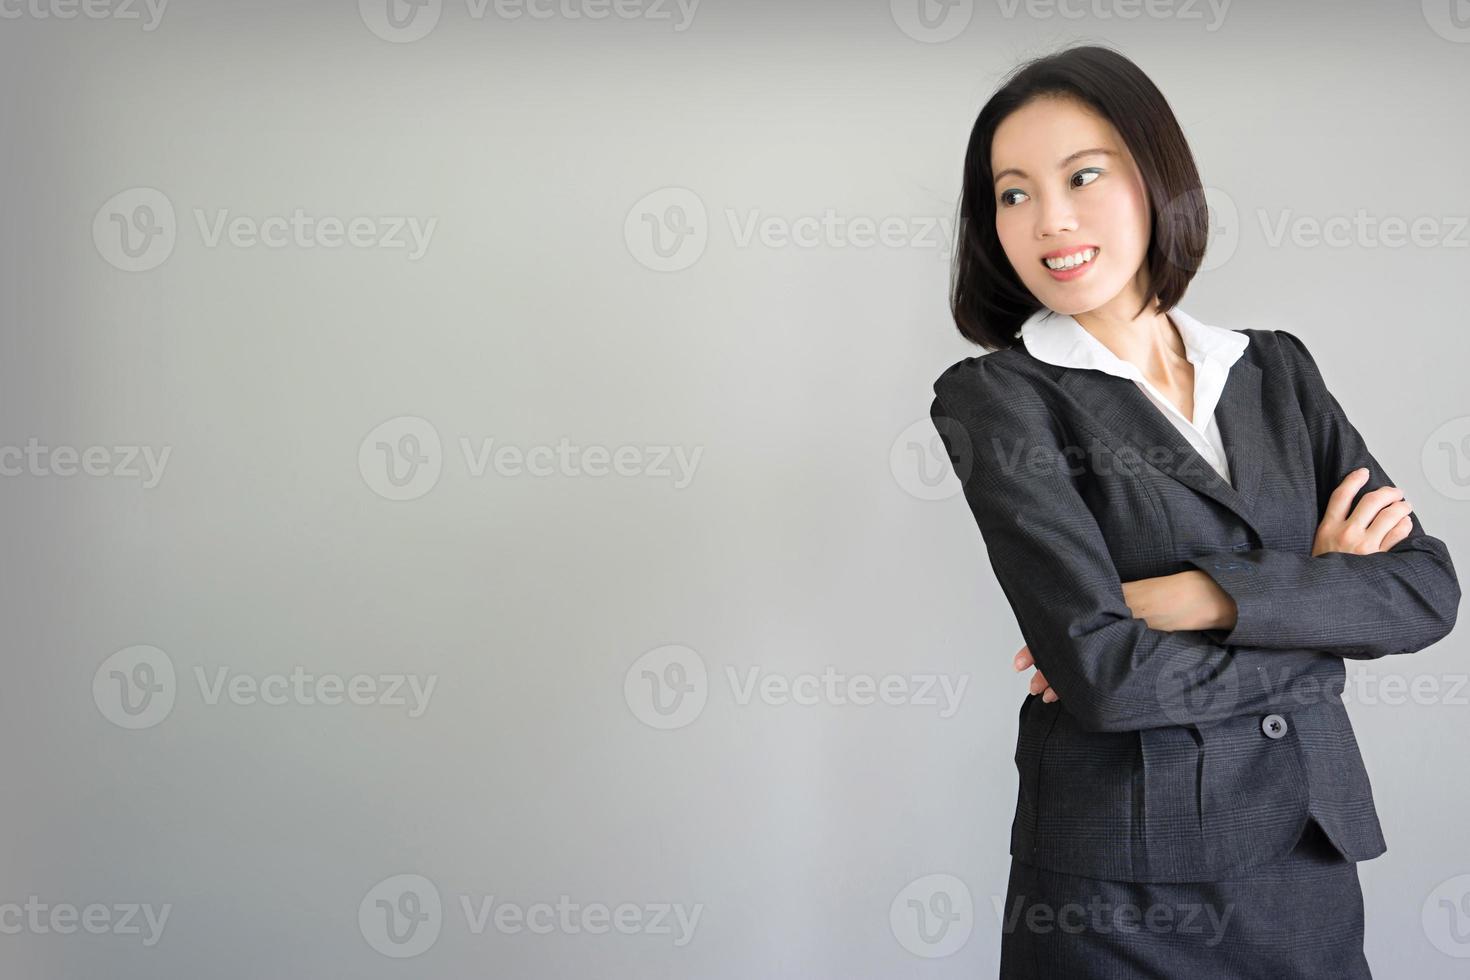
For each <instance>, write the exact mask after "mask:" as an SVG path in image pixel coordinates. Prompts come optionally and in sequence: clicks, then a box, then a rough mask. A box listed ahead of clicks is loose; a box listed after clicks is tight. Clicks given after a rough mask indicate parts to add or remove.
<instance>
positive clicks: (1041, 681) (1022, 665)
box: [1013, 646, 1061, 702]
mask: <svg viewBox="0 0 1470 980" xmlns="http://www.w3.org/2000/svg"><path fill="white" fill-rule="evenodd" d="M1013 664H1014V665H1015V668H1016V669H1017V670H1025V669H1026V668H1027V667H1031V666H1034V665H1035V664H1036V661H1035V660H1033V659H1032V658H1031V647H1029V646H1024V647H1022V648H1021V652H1020V653H1018V654H1016V659H1015V660H1014V661H1013ZM1031 693H1032V694H1040V695H1041V700H1043V701H1047V702H1051V701H1055V700H1056V699H1057V698H1059V697H1061V695H1060V694H1058V693H1057V692H1056V691H1054V690H1052V686H1051V685H1050V684H1048V683H1047V682H1046V678H1045V677H1042V676H1041V671H1039V670H1038V671H1037V672H1036V673H1034V674H1032V675H1031Z"/></svg>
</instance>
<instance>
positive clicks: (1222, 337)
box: [1020, 306, 1250, 486]
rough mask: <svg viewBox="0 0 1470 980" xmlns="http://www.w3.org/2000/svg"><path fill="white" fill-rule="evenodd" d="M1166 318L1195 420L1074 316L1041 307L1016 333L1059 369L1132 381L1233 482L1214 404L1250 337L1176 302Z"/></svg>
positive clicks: (1205, 458)
mask: <svg viewBox="0 0 1470 980" xmlns="http://www.w3.org/2000/svg"><path fill="white" fill-rule="evenodd" d="M1169 319H1170V320H1172V321H1173V322H1174V325H1175V326H1176V327H1178V328H1179V336H1180V338H1181V339H1182V340H1183V341H1184V350H1185V356H1186V357H1188V358H1189V362H1190V363H1191V364H1193V365H1194V421H1190V420H1189V419H1187V418H1185V417H1184V415H1183V413H1181V412H1180V411H1179V409H1178V408H1177V407H1176V406H1175V405H1174V403H1173V402H1171V401H1170V400H1169V399H1167V398H1165V397H1164V396H1163V395H1162V394H1160V393H1159V390H1158V389H1157V388H1155V387H1154V386H1153V385H1151V384H1149V382H1148V379H1147V378H1145V377H1144V376H1143V372H1142V371H1140V370H1139V369H1138V368H1137V367H1136V366H1135V365H1133V364H1132V363H1130V362H1128V361H1125V360H1123V359H1122V358H1121V357H1119V356H1118V355H1117V354H1114V353H1113V352H1112V351H1110V350H1108V348H1107V347H1106V346H1105V345H1104V344H1103V342H1102V341H1100V340H1098V339H1097V338H1096V337H1094V336H1093V335H1092V334H1090V333H1088V331H1087V329H1086V328H1085V327H1083V326H1082V324H1080V323H1078V322H1077V320H1076V318H1075V317H1071V316H1067V315H1066V314H1063V313H1057V312H1055V311H1053V310H1050V309H1047V308H1046V307H1044V306H1043V307H1042V308H1041V309H1040V310H1037V311H1036V312H1035V313H1033V314H1032V315H1031V317H1030V318H1029V319H1027V321H1026V322H1025V323H1023V324H1022V325H1021V329H1020V336H1021V338H1022V339H1023V340H1025V341H1026V349H1027V350H1028V351H1030V352H1031V353H1032V354H1033V355H1035V357H1036V358H1037V359H1038V360H1042V361H1046V362H1047V363H1048V364H1055V365H1057V366H1058V367H1068V368H1091V369H1093V370H1097V371H1103V372H1106V373H1107V374H1111V375H1115V376H1117V377H1119V378H1128V379H1129V380H1131V381H1133V382H1134V383H1136V384H1137V385H1138V387H1139V389H1140V390H1141V391H1142V392H1143V393H1144V394H1145V395H1147V396H1148V399H1149V401H1151V402H1153V403H1154V404H1155V405H1157V406H1158V408H1159V411H1161V412H1163V413H1164V417H1165V418H1167V419H1168V420H1169V421H1170V422H1172V423H1174V427H1175V428H1176V429H1178V430H1179V432H1180V434H1182V435H1183V436H1184V438H1186V439H1188V440H1189V444H1190V445H1191V446H1193V447H1194V449H1195V451H1196V452H1198V453H1199V454H1200V456H1201V457H1203V458H1204V460H1205V461H1206V462H1208V463H1209V464H1210V465H1211V466H1213V467H1214V468H1215V472H1217V473H1219V474H1220V476H1221V477H1222V478H1224V480H1225V482H1227V483H1231V485H1232V486H1233V485H1234V484H1233V482H1232V481H1231V479H1230V467H1229V464H1228V463H1227V461H1226V459H1225V444H1224V442H1223V441H1222V440H1221V438H1220V426H1219V425H1218V424H1217V423H1216V421H1215V406H1216V405H1217V404H1218V403H1219V401H1220V393H1221V392H1222V391H1223V390H1224V389H1225V379H1226V378H1227V377H1229V376H1230V366H1231V365H1232V364H1234V363H1235V362H1236V360H1238V359H1239V358H1240V355H1241V354H1242V353H1243V352H1244V351H1245V349H1246V347H1247V346H1249V345H1250V338H1249V337H1247V336H1246V335H1245V334H1243V333H1240V332H1238V331H1235V330H1226V329H1224V328H1223V327H1212V326H1210V325H1208V324H1205V323H1201V322H1200V321H1198V320H1196V319H1195V318H1194V317H1192V316H1190V315H1189V314H1188V313H1185V312H1184V311H1183V310H1181V309H1179V307H1177V306H1176V307H1174V309H1172V310H1170V311H1169Z"/></svg>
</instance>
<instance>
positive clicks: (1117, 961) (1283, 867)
mask: <svg viewBox="0 0 1470 980" xmlns="http://www.w3.org/2000/svg"><path fill="white" fill-rule="evenodd" d="M1001 928H1002V933H1001V947H1000V948H1001V952H1000V977H1001V980H1141V978H1145V977H1149V978H1155V977H1157V978H1163V977H1188V978H1190V980H1214V978H1220V980H1372V977H1373V973H1372V971H1371V970H1370V969H1369V967H1368V960H1367V957H1365V956H1364V955H1363V890H1362V885H1361V884H1360V882H1359V881H1358V866H1357V865H1356V864H1354V863H1353V862H1351V861H1348V860H1346V859H1345V858H1343V857H1342V855H1340V854H1338V853H1337V851H1336V850H1335V849H1334V848H1333V846H1332V843H1331V842H1330V841H1329V840H1327V838H1326V836H1324V835H1323V833H1322V830H1321V828H1319V827H1318V826H1317V824H1316V823H1312V822H1309V823H1308V824H1307V829H1306V833H1305V834H1303V835H1302V839H1301V841H1300V842H1299V843H1298V844H1297V846H1296V847H1294V848H1292V850H1291V852H1290V853H1288V854H1287V855H1286V857H1284V858H1282V859H1281V860H1280V861H1273V862H1271V863H1269V864H1264V865H1260V866H1258V867H1254V868H1249V869H1247V870H1245V871H1241V872H1239V873H1238V874H1232V875H1230V876H1228V877H1226V878H1223V879H1221V880H1219V881H1209V882H1198V883H1192V884H1148V883H1141V882H1132V881H1104V880H1100V879H1095V878H1085V877H1080V876H1077V875H1070V874H1066V873H1065V872H1060V871H1047V870H1045V869H1043V868H1035V867H1032V866H1031V865H1029V864H1025V863H1023V862H1020V861H1014V860H1013V861H1012V862H1011V875H1010V880H1009V882H1008V884H1007V895H1006V903H1005V905H1004V907H1003V909H1002V926H1001Z"/></svg>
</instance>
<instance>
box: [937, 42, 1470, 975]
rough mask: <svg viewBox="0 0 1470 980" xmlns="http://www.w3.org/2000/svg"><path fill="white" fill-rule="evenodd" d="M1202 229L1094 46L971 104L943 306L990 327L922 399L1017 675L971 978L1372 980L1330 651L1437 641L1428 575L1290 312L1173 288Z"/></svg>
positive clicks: (974, 332) (1149, 112) (1373, 840)
mask: <svg viewBox="0 0 1470 980" xmlns="http://www.w3.org/2000/svg"><path fill="white" fill-rule="evenodd" d="M1207 228H1208V214H1207V212H1206V209H1205V204H1204V196H1203V191H1202V188H1201V186H1200V180H1199V175H1198V172H1197V170H1196V168H1195V165H1194V161H1193V158H1192V156H1191V154H1190V151H1189V147H1188V145H1187V143H1186V141H1185V139H1184V136H1183V133H1182V132H1181V131H1180V128H1179V124H1178V123H1177V121H1176V120H1175V118H1174V115H1173V113H1172V111H1171V110H1170V108H1169V106H1168V103H1167V102H1166V101H1165V100H1164V97H1163V96H1162V95H1161V94H1160V93H1159V91H1158V89H1157V88H1156V87H1155V86H1154V85H1153V83H1152V82H1151V81H1150V80H1149V79H1148V78H1147V77H1146V76H1145V75H1144V74H1143V73H1142V72H1141V71H1140V70H1139V69H1138V67H1137V66H1136V65H1134V64H1133V63H1132V62H1131V61H1129V60H1128V59H1126V58H1124V57H1123V56H1122V55H1120V54H1118V53H1116V52H1113V51H1110V50H1108V49H1106V48H1100V47H1095V46H1085V47H1077V48H1072V49H1070V50H1065V51H1062V52H1060V53H1058V54H1055V55H1052V56H1049V57H1046V58H1042V59H1039V60H1037V61H1034V62H1031V63H1029V64H1027V65H1024V66H1022V67H1021V68H1020V69H1018V71H1017V72H1015V73H1013V74H1012V76H1011V77H1010V78H1009V79H1008V80H1007V82H1006V83H1005V84H1004V86H1003V87H1002V88H1001V89H1000V90H999V91H998V92H997V93H996V94H995V95H994V96H993V97H992V98H991V99H990V101H989V102H987V103H986V105H985V107H984V108H983V109H982V110H981V112H980V116H979V118H978V119H977V121H976V123H975V127H974V131H973V133H972V134H971V137H970V144H969V149H968V152H967V154H966V158H965V165H964V186H963V197H962V200H961V203H960V222H959V238H960V240H959V243H958V245H959V247H958V248H957V251H956V264H955V280H954V289H953V303H952V306H953V312H954V317H955V321H956V323H957V324H958V326H959V329H960V332H961V333H962V334H963V335H964V336H965V337H967V338H969V339H970V340H972V341H974V342H976V343H977V344H980V345H981V346H983V347H985V348H987V350H989V351H990V353H987V354H985V355H983V356H979V357H969V358H966V359H964V360H962V361H960V362H958V363H957V364H955V365H953V366H951V367H950V368H948V369H947V370H946V371H945V372H944V373H943V374H942V375H940V377H939V378H938V379H937V380H936V381H935V383H934V392H935V395H936V396H937V397H936V398H935V400H934V402H933V405H932V407H931V415H932V416H933V419H934V424H935V427H936V428H937V429H938V431H939V433H940V435H941V437H942V439H943V441H944V445H945V448H946V450H947V451H948V453H949V456H950V459H951V461H952V463H953V465H954V467H955V470H956V473H957V475H959V477H960V478H961V480H962V481H963V482H964V487H965V498H966V501H967V502H968V504H969V506H970V509H971V511H972V512H973V514H974V516H975V520H976V522H977V523H978V525H979V528H980V532H981V535H982V537H983V540H984V543H985V546H986V550H987V553H988V555H989V558H990V562H991V566H992V567H993V569H994V570H995V574H996V577H997V578H998V580H999V582H1000V585H1001V587H1002V589H1003V591H1004V593H1005V595H1006V598H1007V600H1008V601H1009V603H1010V605H1011V608H1012V610H1013V611H1014V613H1015V615H1016V619H1017V621H1018V624H1019V626H1020V629H1021V633H1022V635H1023V637H1024V638H1025V641H1026V645H1025V646H1024V647H1023V648H1022V649H1021V652H1020V653H1019V654H1018V655H1017V657H1016V660H1015V666H1016V667H1017V669H1025V668H1027V667H1031V666H1034V667H1036V673H1035V674H1034V675H1033V677H1032V681H1031V694H1030V695H1028V696H1027V697H1026V699H1025V701H1024V703H1023V704H1022V705H1021V708H1020V714H1019V719H1020V720H1019V736H1018V740H1017V747H1016V755H1015V759H1016V765H1017V769H1018V772H1019V774H1020V787H1019V792H1018V795H1017V805H1016V815H1015V821H1014V823H1013V824H1012V829H1011V842H1010V853H1011V855H1012V864H1011V874H1010V881H1009V887H1008V894H1007V900H1006V904H1005V907H1004V909H1003V913H1004V914H1003V923H1004V926H1003V935H1002V953H1001V976H1002V977H1003V978H1046V980H1059V978H1065V980H1086V978H1099V980H1101V978H1108V980H1116V978H1124V977H1129V978H1132V977H1189V978H1191V980H1205V978H1210V977H1221V978H1225V977H1229V978H1242V977H1262V978H1266V977H1269V978H1271V980H1289V978H1309V977H1310V978H1322V980H1358V978H1367V977H1370V976H1371V974H1370V972H1369V968H1368V964H1367V961H1366V959H1365V958H1364V955H1363V900H1362V893H1361V891H1360V889H1359V883H1358V876H1357V867H1356V864H1355V862H1357V861H1362V860H1367V859H1369V858H1373V857H1376V856H1378V855H1379V854H1382V853H1383V852H1384V851H1385V850H1386V844H1385V842H1384V839H1383V836H1382V832H1381V828H1380V826H1379V823H1378V818H1377V814H1376V812H1375V809H1374V805H1373V797H1372V791H1371V787H1370V785H1369V781H1368V776H1367V773H1366V771H1365V770H1364V767H1363V762H1362V758H1361V755H1360V754H1359V751H1358V746H1357V742H1356V741H1355V738H1354V735H1353V729H1352V725H1351V724H1350V722H1349V720H1348V716H1347V712H1346V710H1345V709H1344V706H1343V704H1342V701H1341V693H1342V689H1343V683H1344V678H1345V668H1344V664H1343V660H1344V659H1346V658H1356V659H1365V658H1374V657H1381V656H1386V655H1390V654H1396V653H1408V652H1412V651H1416V650H1421V649H1423V648H1424V647H1427V646H1429V645H1430V644H1432V643H1434V642H1435V641H1436V640H1439V639H1440V638H1441V637H1443V636H1444V635H1445V634H1447V633H1448V632H1449V631H1450V629H1451V628H1452V627H1453V626H1454V622H1455V616H1456V611H1457V608H1458V604H1459V599H1460V587H1459V582H1458V580H1457V578H1456V575H1455V570H1454V566H1453V564H1452V563H1451V560H1450V556H1449V553H1448V551H1447V549H1446V548H1445V545H1444V543H1443V542H1442V541H1440V540H1439V539H1437V538H1434V537H1431V536H1430V535H1428V534H1426V533H1425V532H1424V530H1423V528H1422V526H1421V525H1420V524H1419V523H1418V522H1417V521H1416V520H1415V518H1414V516H1413V515H1411V513H1410V511H1411V507H1410V504H1409V502H1408V501H1406V500H1404V499H1403V494H1402V493H1400V492H1399V490H1398V489H1397V488H1395V487H1394V486H1393V484H1392V481H1391V480H1390V479H1389V477H1388V474H1387V473H1385V472H1384V470H1383V467H1382V466H1380V465H1379V463H1378V461H1377V460H1376V459H1375V458H1374V457H1373V456H1372V454H1370V453H1369V451H1368V448H1367V447H1366V446H1365V445H1364V443H1363V440H1362V438H1361V437H1360V436H1359V434H1358V432H1357V430H1356V429H1355V428H1354V427H1353V426H1352V424H1351V423H1350V422H1349V421H1348V419H1347V417H1346V415H1345V414H1344V413H1343V411H1342V408H1341V406H1340V405H1339V404H1338V401H1337V399H1336V398H1335V397H1333V395H1332V394H1331V393H1330V392H1329V391H1328V389H1327V387H1326V386H1325V384H1324V383H1323V380H1322V376H1321V374H1320V373H1319V371H1318V369H1317V365H1316V362H1315V361H1314V360H1313V358H1312V356H1311V354H1310V353H1309V352H1308V350H1307V347H1306V345H1305V344H1304V343H1303V342H1302V341H1301V340H1300V339H1299V338H1297V337H1296V336H1295V335H1293V334H1291V333H1288V332H1286V331H1283V330H1258V329H1246V330H1228V329H1223V328H1220V327H1215V326H1210V325H1207V324H1205V323H1202V322H1201V321H1199V320H1197V319H1195V318H1194V317H1192V316H1190V315H1189V314H1187V313H1185V312H1184V311H1183V310H1180V309H1178V308H1177V307H1176V304H1177V303H1178V301H1179V300H1180V298H1181V297H1182V296H1183V294H1184V291H1185V289H1186V287H1187V286H1188V284H1189V282H1190V280H1191V278H1192V277H1193V274H1194V272H1195V270H1197V269H1198V267H1199V263H1200V260H1201V258H1202V257H1203V254H1204V250H1205V244H1206V238H1207ZM1365 491H1366V492H1365Z"/></svg>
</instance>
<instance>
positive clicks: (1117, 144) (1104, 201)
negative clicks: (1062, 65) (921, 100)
mask: <svg viewBox="0 0 1470 980" xmlns="http://www.w3.org/2000/svg"><path fill="white" fill-rule="evenodd" d="M990 158H991V167H992V170H993V172H994V173H995V175H996V181H995V185H994V193H995V208H996V212H995V230H996V235H997V237H998V238H999V239H1000V243H1001V247H1002V248H1003V249H1004V250H1005V253H1006V257H1007V258H1008V259H1009V260H1010V262H1011V266H1012V267H1013V268H1014V269H1015V270H1016V275H1017V276H1018V277H1019V278H1020V280H1021V282H1022V284H1023V285H1025V287H1026V288H1027V289H1029V290H1030V291H1031V294H1032V295H1033V296H1035V297H1036V298H1037V299H1038V300H1039V301H1040V302H1041V303H1042V305H1044V306H1046V307H1049V308H1050V309H1053V310H1055V311H1056V312H1058V313H1064V314H1067V315H1073V316H1075V315H1076V314H1078V313H1085V312H1089V311H1091V310H1095V309H1097V308H1099V307H1101V306H1103V305H1104V304H1105V303H1108V302H1109V301H1110V300H1113V299H1115V298H1119V297H1121V296H1123V295H1124V294H1125V292H1126V295H1127V296H1128V297H1133V296H1139V297H1141V296H1142V294H1143V290H1144V288H1145V287H1146V275H1147V271H1146V269H1144V266H1143V263H1144V258H1145V256H1146V254H1147V252H1148V245H1149V236H1150V220H1151V214H1150V207H1149V200H1148V191H1147V189H1146V188H1145V186H1144V182H1143V178H1142V176H1141V175H1140V174H1139V172H1138V167H1137V165H1136V164H1135V163H1134V160H1133V155H1132V154H1131V153H1129V152H1128V149H1127V147H1126V146H1125V145H1124V143H1123V141H1122V139H1121V138H1120V137H1119V135H1118V132H1117V130H1116V129H1114V128H1113V125H1112V124H1111V123H1109V122H1108V121H1107V120H1106V119H1104V118H1103V117H1102V116H1100V115H1098V114H1097V112H1096V111H1094V110H1093V109H1091V108H1090V107H1088V106H1087V105H1085V104H1083V103H1081V102H1079V101H1077V100H1075V99H1070V98H1063V97H1042V98H1037V99H1033V100H1032V101H1031V102H1028V103H1027V104H1026V105H1024V106H1022V107H1021V108H1020V109H1017V110H1016V111H1015V112H1013V113H1011V114H1010V115H1009V116H1007V117H1006V118H1005V119H1004V120H1003V121H1002V122H1001V124H1000V125H999V126H998V127H997V128H996V131H995V136H994V139H993V140H992V141H991V148H990Z"/></svg>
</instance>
